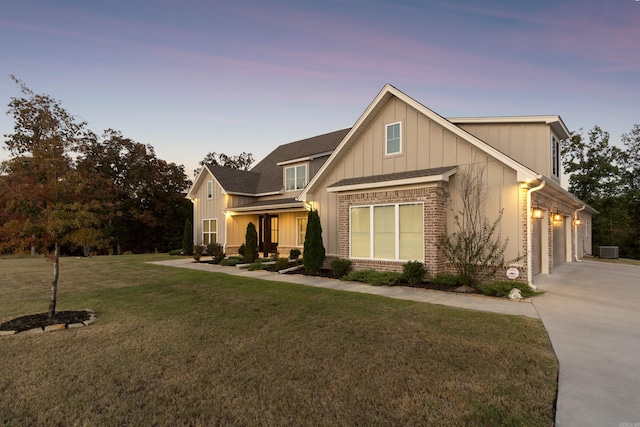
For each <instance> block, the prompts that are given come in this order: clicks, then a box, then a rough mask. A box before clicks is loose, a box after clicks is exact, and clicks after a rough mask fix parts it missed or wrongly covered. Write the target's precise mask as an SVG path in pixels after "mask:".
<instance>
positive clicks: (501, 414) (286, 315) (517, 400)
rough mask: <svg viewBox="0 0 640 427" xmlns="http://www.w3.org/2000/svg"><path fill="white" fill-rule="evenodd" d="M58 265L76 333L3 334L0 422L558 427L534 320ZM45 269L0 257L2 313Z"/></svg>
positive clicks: (66, 262)
mask: <svg viewBox="0 0 640 427" xmlns="http://www.w3.org/2000/svg"><path fill="white" fill-rule="evenodd" d="M163 257H165V256H162V255H145V256H140V255H132V256H118V257H97V258H91V259H77V258H64V259H63V260H62V263H61V275H60V290H59V298H58V301H59V306H58V309H59V310H77V309H84V308H90V309H93V310H95V311H96V316H97V318H98V320H97V322H96V323H94V324H92V325H90V326H88V327H85V328H81V329H75V330H67V331H62V332H51V333H46V334H40V335H36V336H23V335H22V336H21V335H17V336H12V337H4V338H0V364H2V366H3V368H2V371H1V372H2V373H1V374H0V425H2V426H25V425H30V426H32V425H36V426H39V425H42V426H58V425H59V426H72V425H73V426H98V425H99V426H112V425H113V426H121V425H132V426H142V425H161V426H169V425H171V426H174V425H193V426H200V425H202V426H209V425H240V426H245V425H246V426H253V425H296V426H304V425H309V426H318V425H343V426H357V425H359V426H385V425H389V426H399V425H436V426H463V425H474V426H476V425H477V426H498V425H509V426H551V425H553V420H554V409H553V405H554V398H555V393H556V386H557V382H556V379H557V373H558V366H557V362H556V358H555V356H554V354H553V350H552V348H551V344H550V342H549V339H548V337H547V334H546V332H545V330H544V328H543V326H542V323H541V322H540V321H538V320H535V319H529V318H524V317H514V316H505V315H497V314H490V313H479V312H473V311H465V310H459V309H453V308H447V307H440V306H436V305H429V304H424V303H416V302H409V301H400V300H391V299H387V298H382V297H377V296H373V295H366V294H355V293H347V292H337V291H332V290H327V289H318V288H312V287H305V286H299V285H293V284H285V283H277V282H266V281H261V280H252V279H246V278H242V277H236V276H227V275H222V274H212V273H205V272H200V271H195V270H185V269H178V268H171V267H162V266H156V265H149V264H145V263H144V261H149V260H158V259H162V258H163ZM50 274H51V266H50V265H48V264H47V263H46V261H44V260H42V259H36V260H32V259H13V258H4V259H0V322H4V321H7V320H10V319H12V318H14V317H17V316H20V315H24V314H32V313H37V312H43V311H46V308H47V303H48V301H47V298H48V287H49V279H50Z"/></svg>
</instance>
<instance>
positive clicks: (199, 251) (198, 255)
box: [193, 245, 204, 262]
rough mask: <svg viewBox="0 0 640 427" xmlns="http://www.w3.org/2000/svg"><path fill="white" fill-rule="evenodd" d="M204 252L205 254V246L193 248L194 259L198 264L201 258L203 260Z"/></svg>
mask: <svg viewBox="0 0 640 427" xmlns="http://www.w3.org/2000/svg"><path fill="white" fill-rule="evenodd" d="M203 252H204V246H202V245H195V246H194V247H193V259H195V260H196V261H197V262H200V258H202V253H203Z"/></svg>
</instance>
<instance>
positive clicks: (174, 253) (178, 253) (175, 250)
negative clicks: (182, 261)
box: [169, 249, 182, 255]
mask: <svg viewBox="0 0 640 427" xmlns="http://www.w3.org/2000/svg"><path fill="white" fill-rule="evenodd" d="M169 255H182V249H172V250H170V251H169Z"/></svg>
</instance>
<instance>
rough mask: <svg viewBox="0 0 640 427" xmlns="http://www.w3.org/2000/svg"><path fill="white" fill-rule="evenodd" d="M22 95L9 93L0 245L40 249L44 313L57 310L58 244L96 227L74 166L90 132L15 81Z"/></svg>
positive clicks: (56, 105)
mask: <svg viewBox="0 0 640 427" xmlns="http://www.w3.org/2000/svg"><path fill="white" fill-rule="evenodd" d="M12 78H13V80H14V81H15V82H16V83H17V84H18V85H19V86H20V89H21V92H22V94H23V96H22V97H19V98H11V102H10V103H9V110H8V114H10V115H12V116H13V119H14V129H13V133H10V134H7V135H5V138H6V139H5V141H4V142H5V145H6V149H7V150H8V151H9V153H10V155H11V158H10V159H9V160H7V161H5V162H3V163H2V167H1V169H2V170H1V172H2V173H1V174H0V175H2V176H1V178H0V212H1V213H0V217H2V218H3V223H2V224H1V225H0V245H1V246H2V248H4V249H14V250H15V249H18V250H24V249H27V248H32V247H35V248H39V249H41V250H44V251H46V252H48V257H47V258H48V259H49V260H50V261H51V263H52V264H53V278H52V281H51V292H50V302H49V310H48V314H49V318H51V317H53V315H54V314H55V310H56V303H57V291H58V279H59V275H60V271H59V265H60V264H59V258H60V247H61V246H62V245H64V244H66V243H70V242H71V240H72V237H73V236H72V233H73V232H74V231H77V230H80V229H87V228H91V227H93V226H95V224H96V223H97V217H96V215H95V213H94V209H95V207H96V206H95V204H94V203H93V202H91V201H88V200H86V199H85V198H84V195H83V189H84V188H85V187H86V185H87V183H86V182H85V181H84V178H83V177H82V176H81V175H80V174H78V173H77V171H76V170H75V168H74V156H75V155H77V154H78V147H79V146H80V145H81V143H82V141H83V140H84V139H85V138H88V137H89V136H90V132H89V131H87V130H86V124H85V123H84V122H78V121H76V119H75V117H74V116H72V115H70V114H69V113H68V112H67V111H66V110H65V109H64V108H62V106H61V105H60V103H59V102H58V101H56V100H54V99H52V98H50V97H49V96H47V95H37V94H34V93H33V92H32V91H31V90H30V89H29V88H28V87H26V86H25V85H24V83H22V82H21V81H20V80H18V79H16V78H15V77H13V76H12Z"/></svg>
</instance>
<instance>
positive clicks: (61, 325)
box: [44, 323, 66, 332]
mask: <svg viewBox="0 0 640 427" xmlns="http://www.w3.org/2000/svg"><path fill="white" fill-rule="evenodd" d="M65 326H66V325H65V324H64V323H58V324H56V325H47V326H45V327H44V331H45V332H51V331H64V329H65Z"/></svg>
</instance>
